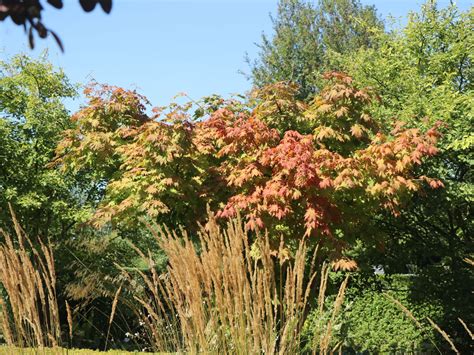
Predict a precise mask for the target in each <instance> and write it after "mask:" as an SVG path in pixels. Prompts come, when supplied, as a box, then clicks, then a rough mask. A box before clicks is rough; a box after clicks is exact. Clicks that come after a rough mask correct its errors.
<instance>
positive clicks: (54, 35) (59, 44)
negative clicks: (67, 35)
mask: <svg viewBox="0 0 474 355" xmlns="http://www.w3.org/2000/svg"><path fill="white" fill-rule="evenodd" d="M49 33H51V34H52V35H53V37H54V39H55V40H56V43H57V44H58V46H59V48H60V49H61V52H63V53H64V47H63V43H62V42H61V39H60V38H59V37H58V35H57V34H56V33H54V32H53V31H49Z"/></svg>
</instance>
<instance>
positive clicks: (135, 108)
mask: <svg viewBox="0 0 474 355" xmlns="http://www.w3.org/2000/svg"><path fill="white" fill-rule="evenodd" d="M325 79H326V80H327V87H326V88H325V89H324V90H322V91H321V92H320V93H319V95H317V96H316V97H315V98H314V99H313V100H311V101H310V102H309V103H306V102H302V101H299V100H298V99H297V98H296V94H297V87H296V86H295V85H294V84H288V83H276V84H273V85H270V86H267V87H265V88H263V89H259V90H258V91H256V92H254V94H253V96H252V97H251V98H249V99H248V100H247V101H244V102H241V101H236V100H228V101H225V100H218V102H217V103H215V104H214V105H205V104H204V102H201V103H198V104H202V106H201V107H200V108H199V110H201V112H204V115H203V117H202V119H196V118H194V117H193V116H192V110H193V109H194V108H195V106H194V107H193V104H191V103H189V104H185V105H178V104H171V105H170V106H168V107H165V108H156V109H153V115H151V116H148V115H147V114H146V106H147V105H148V102H147V100H146V99H145V98H144V97H142V96H140V95H138V94H137V93H135V92H132V91H125V90H123V89H120V88H116V87H111V86H95V87H91V88H89V89H87V91H86V95H87V97H88V100H89V103H88V105H87V106H85V107H83V108H82V109H81V110H80V111H79V112H78V113H76V114H75V115H74V117H73V120H74V121H75V122H76V125H75V128H74V129H72V130H69V131H67V132H66V134H65V136H64V139H63V141H62V142H61V144H60V145H59V146H58V149H57V158H56V160H55V164H56V165H57V166H58V167H60V168H61V169H65V170H73V171H76V172H77V171H81V170H88V171H93V172H94V173H95V176H96V179H97V180H98V181H102V182H103V184H104V186H105V198H104V200H103V201H102V202H101V204H100V206H99V207H98V209H97V211H96V213H95V215H94V217H93V219H92V222H93V223H94V224H95V225H96V226H101V225H103V224H104V223H108V222H112V223H113V224H120V225H126V224H129V223H133V221H134V220H136V218H137V217H138V216H140V215H142V216H143V215H148V216H149V217H152V218H155V219H157V220H159V221H162V222H168V223H176V224H182V225H185V226H187V227H192V225H195V224H196V222H200V221H203V220H204V218H205V216H206V205H209V206H211V209H213V210H214V211H215V212H216V213H217V215H218V216H219V217H221V218H228V217H232V216H235V215H236V213H237V211H240V212H241V213H242V214H243V216H244V217H245V220H246V223H247V225H248V227H250V228H251V229H257V228H266V229H268V230H269V231H271V232H272V233H275V234H276V235H279V234H283V235H285V236H291V237H295V236H296V237H301V236H303V235H305V236H308V237H317V238H321V237H324V238H326V239H328V240H334V241H337V239H338V238H339V239H341V237H342V239H343V238H344V230H345V228H346V227H347V226H349V225H351V224H357V223H358V221H359V220H360V219H361V216H362V215H369V214H370V213H373V212H374V211H377V210H380V209H383V208H385V209H388V210H390V211H391V212H392V213H393V214H395V215H396V214H397V213H398V212H399V210H400V209H401V208H402V207H403V202H404V200H405V198H406V197H408V196H410V195H411V194H413V193H415V192H416V191H418V190H419V189H420V188H422V187H423V186H424V185H426V186H429V187H431V188H438V187H441V186H443V184H442V182H441V181H438V180H437V179H433V178H431V177H426V176H423V175H417V174H416V171H417V169H416V166H418V165H421V164H422V163H423V160H424V159H425V158H427V157H430V156H433V155H435V154H436V153H437V148H436V143H437V139H438V137H439V133H438V131H437V125H435V126H434V127H432V128H430V129H428V130H427V131H424V132H423V131H420V129H418V128H410V127H405V126H404V125H403V124H402V123H401V122H397V121H395V120H393V122H392V126H391V127H387V125H386V124H385V123H384V124H381V123H382V119H381V118H378V117H372V115H371V104H372V102H373V101H374V100H380V98H378V97H377V95H376V94H375V93H373V92H372V91H371V90H370V89H369V88H365V89H360V88H358V87H357V85H356V84H355V83H354V82H353V80H352V78H350V77H349V76H347V75H345V74H342V73H328V74H326V75H325ZM383 122H387V120H386V118H384V120H383Z"/></svg>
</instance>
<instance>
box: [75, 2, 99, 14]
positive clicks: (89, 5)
mask: <svg viewBox="0 0 474 355" xmlns="http://www.w3.org/2000/svg"><path fill="white" fill-rule="evenodd" d="M79 3H80V4H81V6H82V8H83V9H84V11H85V12H91V11H92V10H94V8H95V5H96V4H97V0H79Z"/></svg>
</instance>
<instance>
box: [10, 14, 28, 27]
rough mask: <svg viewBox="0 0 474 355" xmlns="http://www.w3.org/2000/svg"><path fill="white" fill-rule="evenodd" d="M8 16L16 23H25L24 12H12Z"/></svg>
mask: <svg viewBox="0 0 474 355" xmlns="http://www.w3.org/2000/svg"><path fill="white" fill-rule="evenodd" d="M10 16H11V18H12V20H13V22H15V23H16V24H17V25H22V24H24V23H25V14H23V13H12V14H10Z"/></svg>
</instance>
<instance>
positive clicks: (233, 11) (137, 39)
mask: <svg viewBox="0 0 474 355" xmlns="http://www.w3.org/2000/svg"><path fill="white" fill-rule="evenodd" d="M44 2H46V1H44ZM422 2H423V1H421V0H362V3H364V4H373V5H375V6H376V7H377V9H378V11H379V13H380V14H381V15H382V16H384V17H386V16H387V15H389V14H391V15H393V16H395V17H403V16H405V15H406V14H407V13H408V12H409V11H410V10H417V9H419V7H420V4H421V3H422ZM64 3H65V6H64V9H63V10H60V11H58V10H56V9H54V8H52V7H51V6H49V5H47V4H46V5H45V7H47V8H46V10H45V11H44V22H45V23H46V25H47V26H49V28H51V29H52V30H56V32H57V33H58V34H59V36H60V37H61V39H62V41H63V43H64V46H65V53H61V52H60V50H59V49H58V47H57V45H56V43H55V42H54V41H53V39H52V38H48V39H47V40H40V39H37V40H36V45H37V47H36V48H35V50H33V51H31V50H30V49H29V48H28V45H27V36H25V34H24V33H23V30H22V29H21V28H20V27H18V26H14V25H13V24H12V23H11V21H10V20H8V21H5V23H0V59H6V58H8V57H9V56H11V55H13V54H16V53H20V52H26V53H29V54H31V55H33V56H38V55H39V54H40V53H41V52H42V51H43V50H44V49H45V48H48V49H49V59H50V60H51V61H52V62H53V63H54V64H55V65H56V66H59V67H62V68H64V70H65V72H66V74H67V75H68V76H69V78H70V79H71V80H72V81H73V82H81V83H85V82H88V81H89V80H90V79H92V78H94V79H95V80H97V81H98V82H105V83H108V84H114V85H119V86H123V87H125V88H135V89H137V90H138V91H139V92H140V93H142V94H144V95H145V96H147V97H148V98H149V99H150V101H151V102H152V104H153V105H164V104H167V103H168V102H169V101H170V100H171V98H172V97H173V96H174V95H175V94H176V93H178V92H187V93H188V94H189V95H190V96H191V97H192V98H194V99H198V98H200V97H202V96H204V95H210V94H212V93H218V94H221V95H229V94H231V93H237V92H244V91H246V90H248V89H249V88H250V83H249V82H248V81H247V80H246V78H245V77H244V76H243V75H242V74H239V72H238V71H239V70H243V71H248V67H247V65H246V63H245V61H244V56H245V53H246V52H248V53H249V55H250V57H252V58H255V57H256V55H257V52H258V48H257V47H256V45H255V42H259V41H260V37H261V34H262V32H263V31H264V32H265V33H267V34H271V33H272V31H271V21H270V18H269V14H270V13H275V11H276V5H277V0H114V2H113V4H114V7H113V10H112V12H111V14H110V15H106V14H104V13H103V12H102V10H101V9H100V8H96V9H95V10H94V11H93V12H92V13H87V14H86V13H84V12H83V11H82V10H81V9H80V7H79V4H78V0H64ZM448 3H449V1H448V0H441V1H439V4H440V5H442V6H443V5H446V4H448ZM457 4H458V5H459V7H460V8H462V9H467V8H468V7H469V6H471V5H472V1H470V0H458V1H457ZM78 104H79V103H77V102H76V103H72V104H71V103H70V104H69V106H70V107H71V109H75V108H76V107H77V105H78Z"/></svg>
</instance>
